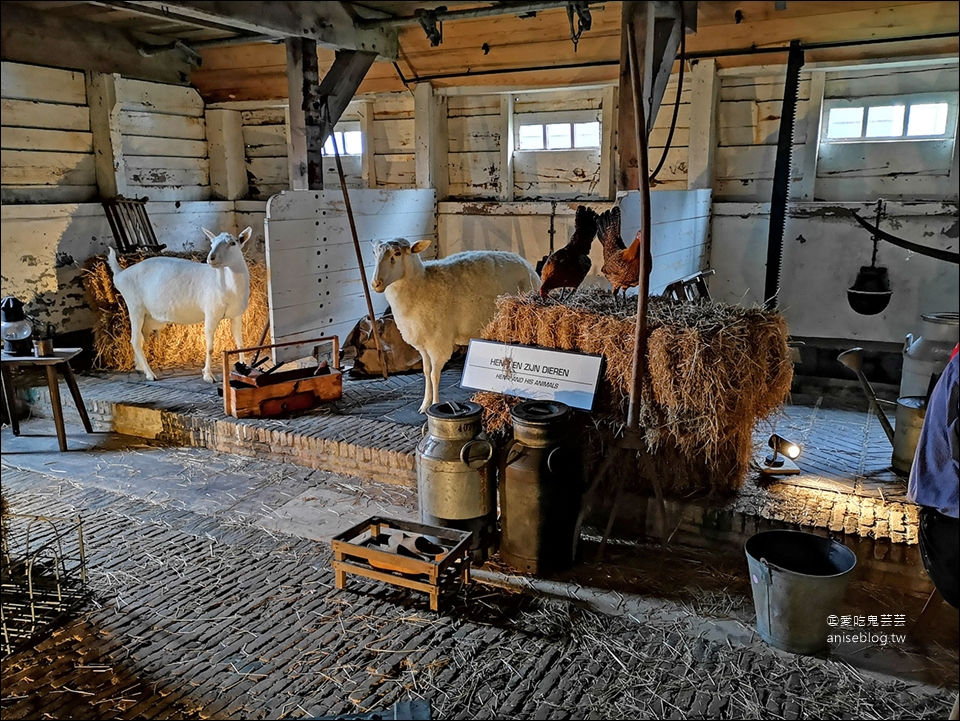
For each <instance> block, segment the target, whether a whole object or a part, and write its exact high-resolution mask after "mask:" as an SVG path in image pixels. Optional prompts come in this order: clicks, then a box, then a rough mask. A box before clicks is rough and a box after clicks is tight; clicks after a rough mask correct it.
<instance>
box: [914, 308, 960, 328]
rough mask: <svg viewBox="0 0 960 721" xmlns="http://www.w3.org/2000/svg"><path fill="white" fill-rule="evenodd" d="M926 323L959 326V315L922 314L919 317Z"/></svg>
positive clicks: (951, 313)
mask: <svg viewBox="0 0 960 721" xmlns="http://www.w3.org/2000/svg"><path fill="white" fill-rule="evenodd" d="M920 317H921V318H923V319H924V320H925V321H927V323H942V324H943V325H960V313H953V312H949V311H948V312H946V313H923V314H922V315H921V316H920Z"/></svg>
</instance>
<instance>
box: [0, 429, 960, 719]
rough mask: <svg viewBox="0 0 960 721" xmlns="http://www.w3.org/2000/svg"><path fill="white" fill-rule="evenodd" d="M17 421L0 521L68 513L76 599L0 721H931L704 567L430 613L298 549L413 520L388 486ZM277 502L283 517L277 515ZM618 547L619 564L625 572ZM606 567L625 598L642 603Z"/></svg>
mask: <svg viewBox="0 0 960 721" xmlns="http://www.w3.org/2000/svg"><path fill="white" fill-rule="evenodd" d="M35 429H37V427H36V426H34V425H32V424H28V425H27V426H26V427H25V434H26V435H25V438H21V439H18V441H17V442H16V443H15V444H11V443H10V440H11V439H10V436H9V431H4V434H3V470H2V473H3V491H4V495H5V496H7V497H8V499H9V501H10V502H11V504H12V505H13V507H14V510H15V511H17V512H20V513H37V514H39V513H43V514H50V515H76V514H78V513H79V514H80V515H81V516H82V517H83V519H84V533H85V538H86V543H87V552H88V563H89V573H90V586H91V590H92V592H93V595H92V598H91V600H90V601H89V603H88V604H87V605H86V606H85V607H84V608H83V609H82V611H81V613H80V614H79V615H77V616H75V617H74V618H73V619H71V620H70V621H69V622H68V623H67V624H66V625H64V626H61V627H60V628H58V630H56V631H55V632H54V633H53V634H52V635H51V636H49V637H47V638H46V639H45V640H43V641H42V642H41V643H40V644H39V645H37V646H36V647H35V648H34V649H32V650H28V651H23V652H21V653H18V654H15V655H14V656H11V657H8V658H6V659H4V661H3V663H2V677H3V692H2V710H3V717H4V718H5V719H12V718H66V717H71V718H98V719H103V718H128V719H133V718H183V717H199V718H228V717H248V718H302V717H308V716H313V715H321V714H335V713H346V712H350V711H360V710H370V709H382V708H385V707H388V706H390V705H392V704H393V703H394V702H395V701H397V700H399V699H409V698H421V697H422V698H428V699H430V700H431V703H432V705H433V709H434V715H435V717H438V718H464V719H469V718H524V719H527V718H652V717H664V716H668V717H682V718H760V717H763V718H826V717H830V718H838V717H857V718H878V719H879V718H892V717H925V718H937V717H942V716H944V715H945V714H946V711H947V710H948V709H949V707H950V704H951V703H952V700H953V693H955V691H952V692H951V691H947V690H942V689H938V688H936V687H934V686H931V685H928V684H926V683H923V682H918V681H907V680H903V679H897V678H892V677H890V676H882V675H876V674H874V673H872V672H870V671H866V670H864V669H863V668H859V667H856V666H855V665H851V663H850V662H849V661H848V660H844V659H842V658H840V657H800V656H793V655H790V654H786V653H782V652H779V651H776V650H774V649H771V648H769V647H767V646H765V645H764V644H762V643H760V642H758V641H757V640H756V639H755V638H754V637H753V635H752V634H751V633H750V632H749V625H748V624H746V625H745V624H743V623H742V622H741V621H740V619H739V616H740V615H741V614H742V612H743V609H742V607H736V608H734V607H732V606H730V605H729V604H728V605H727V607H726V608H722V606H723V601H722V599H723V598H728V597H729V594H726V595H725V594H724V589H725V588H726V587H727V586H730V585H731V584H734V585H735V584H736V583H739V582H740V581H739V580H737V579H731V578H726V577H724V576H723V575H722V574H720V573H717V572H715V571H711V570H709V564H705V565H706V567H707V569H706V571H707V572H706V573H704V574H703V577H702V578H701V579H700V583H701V585H702V586H703V587H704V588H705V590H704V592H703V593H701V594H697V592H696V590H695V588H696V586H697V583H691V582H690V580H689V579H687V580H686V581H685V583H686V584H687V589H688V590H687V591H686V592H685V593H687V594H689V595H688V596H687V597H686V598H685V599H684V598H678V597H677V594H673V597H672V598H671V597H670V596H671V594H660V595H661V596H666V597H665V598H663V597H661V598H658V599H656V600H655V601H650V602H647V601H646V600H645V597H644V596H638V597H637V599H638V600H636V602H635V603H634V604H633V605H632V606H630V607H629V608H630V609H631V610H630V611H629V612H627V613H623V614H622V615H620V616H618V617H611V616H608V615H602V614H599V613H596V612H595V611H592V610H589V609H587V608H585V607H584V606H583V605H582V604H579V603H572V602H570V601H567V600H562V599H557V598H543V597H534V596H532V595H530V594H521V593H516V592H511V591H509V590H505V589H501V588H495V587H491V586H488V585H482V584H478V583H474V584H472V585H471V586H470V587H469V588H468V589H461V590H460V591H458V592H457V593H456V594H455V595H453V596H452V597H450V598H448V599H447V604H446V606H445V609H444V610H443V612H442V613H440V614H434V613H431V612H429V611H428V610H427V605H426V600H425V598H423V597H419V596H417V595H416V594H413V595H411V594H409V593H408V592H406V591H399V590H394V589H391V588H387V587H385V586H383V585H381V584H378V583H376V582H361V581H351V585H350V587H349V588H348V589H347V590H344V591H337V590H335V589H334V587H333V572H332V570H331V568H330V550H329V547H328V546H327V545H326V544H325V543H323V542H318V541H317V540H314V539H316V538H321V537H328V536H329V534H330V533H331V532H333V531H335V529H336V528H340V527H341V526H343V525H349V524H350V523H352V522H353V521H352V516H353V514H356V515H362V516H365V515H370V514H371V511H372V512H378V509H391V512H393V513H395V514H400V513H408V514H411V515H412V514H413V513H415V506H414V503H413V501H414V499H413V497H412V495H411V494H410V493H409V491H407V490H406V489H401V488H398V487H396V486H388V485H380V484H375V483H369V482H362V481H359V480H356V479H351V478H347V477H342V476H336V475H334V474H331V473H326V472H323V471H311V470H310V469H303V468H299V467H295V466H290V465H282V466H277V465H274V466H273V467H270V465H269V464H263V463H262V462H259V461H256V460H254V459H249V458H248V459H236V458H234V457H231V456H228V455H224V454H218V453H215V452H212V451H207V450H204V449H164V448H152V447H150V446H143V445H136V444H134V445H130V444H129V442H128V441H127V442H124V441H122V440H121V439H117V438H115V437H110V436H95V437H92V438H90V439H86V440H85V441H84V442H85V443H86V450H82V451H76V452H71V453H68V454H57V453H55V452H51V451H52V449H54V448H55V439H54V438H53V437H52V435H51V430H50V428H49V426H45V427H40V428H39V429H38V430H35ZM24 444H28V445H29V444H32V447H31V448H30V449H28V448H26V447H25V446H24ZM258 464H259V465H258ZM307 499H313V500H307ZM296 502H299V504H300V505H299V506H297V505H296ZM291 504H294V507H296V508H300V511H299V514H300V515H296V514H287V515H284V514H282V513H279V511H283V509H285V508H286V509H289V508H290V507H291ZM321 529H322V532H321ZM646 553H648V554H649V549H648V550H647V551H646ZM625 554H626V551H625V550H623V549H620V550H617V551H615V552H614V553H613V559H612V565H615V566H616V567H617V568H619V569H620V570H621V571H622V570H623V569H624V568H626V567H627V566H631V564H635V563H637V562H636V560H635V559H634V561H625V560H624V558H623V556H624V555H625ZM695 562H696V561H694V560H692V559H691V563H695ZM700 563H704V561H702V560H701V561H700ZM641 565H642V564H641ZM654 565H656V564H654ZM646 568H647V570H646V571H644V572H645V573H648V574H652V578H655V579H657V580H658V581H659V583H660V584H661V585H669V583H670V582H671V578H670V576H669V574H658V573H657V572H656V570H655V569H653V568H651V567H650V566H649V564H648V566H647V567H646ZM604 570H607V571H609V569H604ZM599 572H600V569H597V570H596V571H595V573H599ZM627 575H629V576H630V578H631V579H633V581H634V582H633V583H630V582H626V583H625V585H624V587H623V591H624V594H626V593H629V592H633V593H637V592H638V591H642V592H643V593H644V594H649V595H650V596H657V595H658V594H657V587H656V586H657V584H656V583H652V582H651V583H648V584H647V586H646V588H644V586H643V585H642V584H640V585H638V584H637V583H636V579H637V578H638V573H637V571H636V568H633V569H632V570H631V571H630V573H629V574H627ZM639 575H640V576H642V575H643V573H641V574H639ZM581 580H582V579H581ZM678 582H679V581H678ZM711 594H712V595H711ZM680 595H681V596H683V594H680ZM697 598H699V599H700V601H701V602H700V603H699V605H697V604H693V603H690V602H689V601H690V600H691V599H697ZM955 635H956V634H955V633H954V641H955ZM952 663H953V667H952V668H953V675H952V678H953V681H952V683H953V685H955V683H956V681H955V679H956V665H955V664H956V661H955V659H954V660H953V661H952ZM904 670H908V669H904ZM948 678H949V676H948Z"/></svg>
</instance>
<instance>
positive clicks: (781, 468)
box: [760, 433, 801, 475]
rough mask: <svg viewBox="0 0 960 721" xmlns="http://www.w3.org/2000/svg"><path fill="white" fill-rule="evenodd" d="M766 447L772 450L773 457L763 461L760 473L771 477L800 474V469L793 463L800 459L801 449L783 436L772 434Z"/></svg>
mask: <svg viewBox="0 0 960 721" xmlns="http://www.w3.org/2000/svg"><path fill="white" fill-rule="evenodd" d="M767 445H768V446H770V448H771V449H773V455H769V456H767V457H766V458H765V459H764V462H763V465H762V466H761V468H760V471H761V472H762V473H766V474H771V475H788V474H797V473H800V468H799V467H797V465H796V464H795V463H794V462H793V461H794V460H795V459H797V458H799V457H800V451H801V448H800V446H799V445H797V444H796V443H794V442H792V441H788V440H787V439H786V438H784V437H783V436H778V435H777V434H776V433H774V434H773V435H772V436H770V438H769V439H768V440H767Z"/></svg>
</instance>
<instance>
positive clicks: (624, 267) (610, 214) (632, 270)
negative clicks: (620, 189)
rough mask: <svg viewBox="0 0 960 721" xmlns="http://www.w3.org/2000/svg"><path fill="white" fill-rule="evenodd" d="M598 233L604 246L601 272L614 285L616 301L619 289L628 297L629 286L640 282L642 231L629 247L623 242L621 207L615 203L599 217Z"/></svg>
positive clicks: (631, 286) (634, 285)
mask: <svg viewBox="0 0 960 721" xmlns="http://www.w3.org/2000/svg"><path fill="white" fill-rule="evenodd" d="M597 235H598V236H599V238H600V244H601V245H602V246H603V267H602V268H600V272H601V273H602V274H603V277H604V278H606V279H607V280H609V281H610V285H611V286H613V298H614V301H616V299H617V291H619V290H622V291H623V297H624V299H626V297H627V288H633V287H636V286H637V285H639V284H640V233H637V237H636V238H634V241H633V243H631V244H630V247H629V248H628V247H626V246H625V245H624V244H623V239H622V238H621V237H620V207H619V206H616V205H615V206H614V207H613V208H611V209H610V210H606V211H604V212H603V213H601V214H600V216H599V217H598V218H597Z"/></svg>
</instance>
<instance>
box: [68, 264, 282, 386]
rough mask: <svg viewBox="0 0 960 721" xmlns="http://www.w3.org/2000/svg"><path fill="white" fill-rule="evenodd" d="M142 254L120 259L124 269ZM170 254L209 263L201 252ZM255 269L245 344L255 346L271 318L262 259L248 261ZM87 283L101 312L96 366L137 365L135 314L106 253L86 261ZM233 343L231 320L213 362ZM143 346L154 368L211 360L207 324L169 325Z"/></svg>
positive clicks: (219, 334)
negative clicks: (119, 288)
mask: <svg viewBox="0 0 960 721" xmlns="http://www.w3.org/2000/svg"><path fill="white" fill-rule="evenodd" d="M148 255H149V254H148V253H145V252H140V253H134V254H130V255H122V256H119V257H118V258H117V260H118V261H119V262H120V265H121V266H123V267H124V268H126V267H128V266H130V265H132V264H133V263H137V262H139V261H141V260H143V259H144V258H146V257H148ZM164 255H166V256H173V257H177V258H187V259H189V260H197V261H201V262H202V261H204V260H205V259H206V256H205V255H204V254H202V253H164ZM247 267H248V268H249V269H250V304H249V305H248V306H247V311H246V312H245V313H244V314H243V343H244V346H253V345H256V344H257V342H258V341H259V340H260V333H262V332H263V327H264V325H265V324H266V322H267V318H268V317H269V314H268V309H267V274H266V269H265V267H264V265H263V264H262V263H252V262H250V261H248V262H247ZM83 286H84V289H85V290H86V294H87V302H88V304H89V305H90V307H91V308H92V309H93V311H94V313H95V314H96V316H97V320H96V324H95V325H94V328H93V350H94V367H95V368H98V369H100V370H116V371H131V370H133V369H134V363H133V348H132V347H131V345H130V316H129V315H128V314H127V306H126V305H125V304H124V302H123V298H122V296H121V295H120V293H119V292H118V291H117V289H116V287H115V286H114V285H113V274H112V273H111V272H110V267H109V266H108V265H107V260H106V257H105V256H102V255H98V256H94V257H93V258H90V259H89V260H88V261H87V262H86V264H85V265H84V272H83ZM233 347H234V342H233V335H232V334H231V333H230V324H229V323H226V322H221V323H220V326H219V327H218V328H217V334H216V336H215V340H214V366H215V367H218V366H219V358H220V354H221V353H222V352H223V351H225V350H232V349H233ZM143 350H144V353H145V354H146V356H147V361H148V362H149V363H150V365H151V366H152V367H153V369H154V370H160V369H170V368H184V367H194V366H196V367H202V366H203V363H204V360H205V358H206V339H205V337H204V332H203V325H202V324H199V325H168V326H166V327H165V328H164V329H163V330H162V331H160V332H159V333H155V334H154V335H153V336H145V337H144V343H143Z"/></svg>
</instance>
